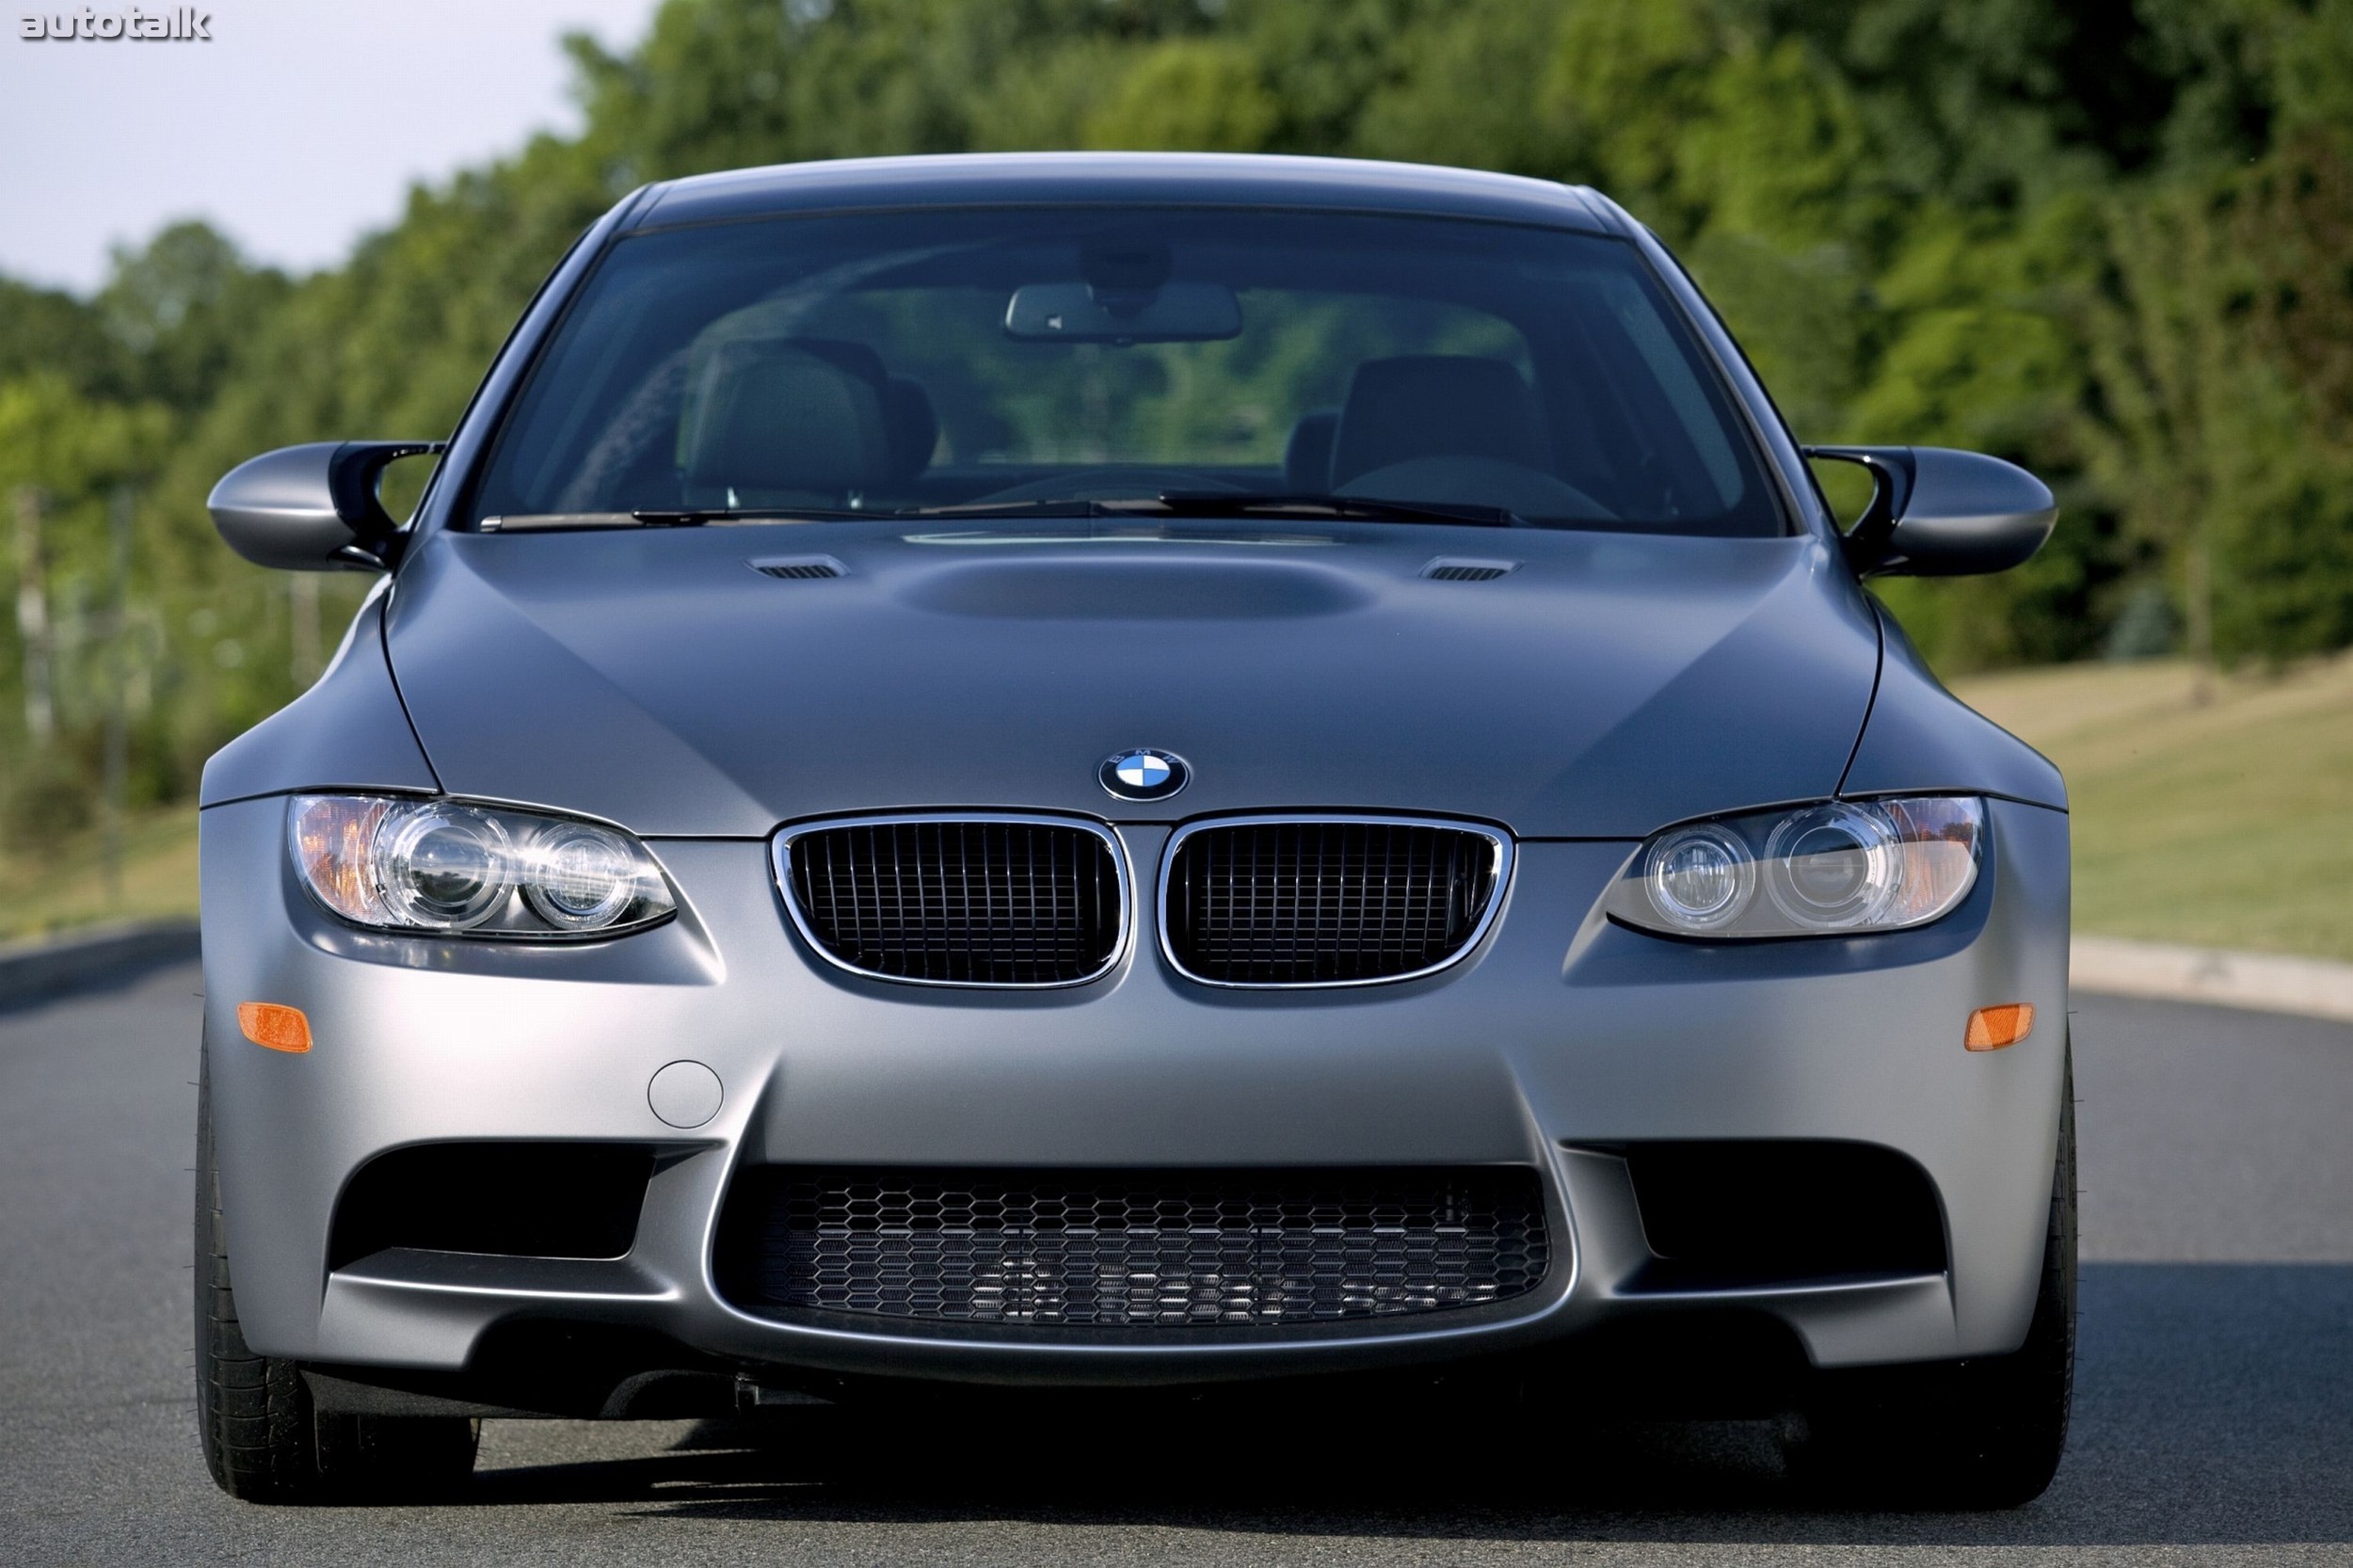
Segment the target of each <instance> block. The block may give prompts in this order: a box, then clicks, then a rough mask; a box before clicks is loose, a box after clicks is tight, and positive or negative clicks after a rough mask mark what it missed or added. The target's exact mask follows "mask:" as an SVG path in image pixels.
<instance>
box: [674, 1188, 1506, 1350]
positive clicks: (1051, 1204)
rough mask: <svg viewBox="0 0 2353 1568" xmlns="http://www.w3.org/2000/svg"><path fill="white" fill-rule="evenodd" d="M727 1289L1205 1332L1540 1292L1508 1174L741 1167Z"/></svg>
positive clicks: (759, 1301)
mask: <svg viewBox="0 0 2353 1568" xmlns="http://www.w3.org/2000/svg"><path fill="white" fill-rule="evenodd" d="M728 1236H729V1240H728V1241H727V1242H726V1243H724V1256H723V1258H722V1268H721V1271H720V1272H721V1283H722V1287H723V1288H724V1289H725V1290H726V1291H727V1293H728V1296H729V1297H730V1298H731V1299H733V1300H735V1301H736V1302H737V1303H738V1304H740V1305H743V1306H745V1307H746V1308H748V1309H750V1310H754V1311H761V1310H775V1309H801V1310H811V1311H823V1312H840V1313H858V1314H865V1315H869V1316H873V1317H882V1318H901V1319H919V1320H935V1321H943V1322H964V1323H995V1324H1007V1325H1038V1326H1062V1327H1075V1328H1088V1327H1104V1328H1177V1329H1195V1328H1214V1327H1218V1326H1221V1325H1232V1324H1241V1325H1257V1326H1270V1325H1283V1324H1298V1323H1321V1322H1341V1321H1349V1320H1361V1319H1370V1318H1390V1317H1401V1316H1405V1315H1408V1314H1413V1313H1424V1312H1443V1311H1449V1310H1452V1309H1457V1308H1462V1307H1469V1306H1478V1305H1481V1304H1485V1303H1489V1302H1498V1301H1504V1300H1508V1299H1509V1298H1511V1297H1513V1296H1517V1295H1521V1294H1524V1293H1526V1292H1527V1291H1529V1290H1532V1289H1534V1288H1536V1286H1537V1284H1538V1282H1540V1281H1541V1280H1542V1279H1543V1278H1544V1274H1545V1263H1546V1259H1547V1240H1546V1236H1545V1208H1544V1193H1543V1189H1542V1187H1541V1186H1540V1185H1539V1183H1538V1181H1537V1177H1536V1174H1535V1173H1534V1172H1533V1171H1529V1170H1522V1169H1515V1168H1511V1167H1481V1168H1478V1169H1472V1170H1460V1171H1447V1170H1397V1171H1299V1170H1290V1171H1094V1172H1090V1171H1052V1172H1036V1171H1033V1172H1021V1171H904V1170H902V1171H831V1170H800V1169H792V1168H783V1167H776V1168H770V1169H767V1170H757V1171H753V1172H748V1173H746V1175H745V1177H744V1181H743V1182H742V1183H741V1185H740V1186H739V1190H738V1192H736V1194H735V1196H734V1198H733V1199H731V1201H730V1203H729V1226H728Z"/></svg>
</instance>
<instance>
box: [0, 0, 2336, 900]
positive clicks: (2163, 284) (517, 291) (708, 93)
mask: <svg viewBox="0 0 2353 1568" xmlns="http://www.w3.org/2000/svg"><path fill="white" fill-rule="evenodd" d="M566 47H567V48H568V50H569V51H570V53H571V56H572V58H573V60H574V63H575V67H576V70H577V75H578V84H579V92H580V94H581V98H582V101H583V103H584V106H585V109H586V125H585V130H584V133H583V134H582V135H580V136H578V137H576V138H572V139H561V138H556V137H550V136H542V137H540V138H537V139H536V140H534V141H533V142H532V143H531V144H530V145H528V146H526V147H524V148H522V149H520V151H518V152H516V153H515V154H513V155H512V156H511V157H508V158H506V159H504V160H503V161H500V162H498V163H495V164H493V165H491V166H490V167H488V168H480V169H475V170H472V171H469V172H466V173H462V174H460V175H458V176H456V178H454V179H452V180H450V181H449V182H447V183H446V184H440V185H438V186H434V187H429V188H427V187H419V188H417V189H415V190H413V191H412V192H411V193H410V196H409V199H408V207H407V211H406V212H405V213H404V215H403V216H401V218H400V219H399V221H398V222H396V223H395V224H393V225H392V227H390V228H389V229H386V230H384V231H383V232H378V233H376V234H373V235H371V236H369V237H368V238H366V239H365V240H364V241H362V242H361V243H360V245H359V246H358V247H357V248H356V249H355V251H354V253H353V254H352V256H351V257H350V259H349V260H348V261H347V262H346V263H345V264H344V265H342V266H341V267H339V268H337V269H334V270H330V271H326V272H321V273H318V274H315V275H312V276H310V277H304V278H289V277H286V276H283V275H281V274H280V273H278V272H276V271H272V270H269V269H267V268H261V267H256V266H253V265H251V264H248V263H247V262H246V261H245V260H244V259H243V258H241V257H240V256H239V255H238V254H237V253H236V251H235V249H234V248H232V246H230V245H229V244H228V243H227V242H226V241H224V240H223V239H222V238H221V237H220V236H219V235H217V234H216V233H214V232H211V231H210V230H208V229H206V228H205V227H203V226H202V225H200V224H181V225H177V226H174V227H171V228H168V229H167V230H165V231H164V232H161V233H159V234H157V235H155V236H154V237H153V239H152V240H151V241H150V242H149V243H148V244H147V245H146V246H145V247H144V248H136V249H127V250H124V251H122V252H120V253H119V254H118V256H117V257H116V260H115V264H114V269H113V274H112V279H111V280H110V281H109V282H108V283H107V284H106V286H105V287H104V289H103V290H102V291H101V292H100V293H99V294H98V295H97V296H94V297H89V298H81V297H75V296H68V295H65V294H60V293H56V292H49V291H43V290H40V289H36V288H31V287H27V286H24V285H22V284H19V283H15V282H11V281H8V280H0V502H4V504H5V505H6V507H7V516H6V518H5V520H0V539H5V540H7V541H8V544H9V545H10V546H12V548H8V549H6V550H0V574H5V575H4V576H0V587H5V588H6V589H7V590H8V593H9V595H10V596H11V601H12V603H13V605H14V608H15V612H16V613H15V615H14V616H0V867H4V866H5V863H7V862H9V861H10V860H11V859H13V860H14V861H16V862H24V861H27V860H28V859H30V860H38V859H39V858H40V857H41V856H44V855H51V854H64V853H66V852H67V851H66V849H65V848H64V847H61V846H71V845H72V844H74V843H77V842H80V841H81V840H78V839H77V838H76V835H77V834H82V833H85V832H86V831H87V830H88V826H89V819H90V817H91V814H92V811H93V807H92V805H91V802H93V801H95V800H100V799H103V798H104V792H101V791H100V790H99V789H98V788H97V784H98V781H99V779H100V778H101V776H102V775H103V774H104V773H105V771H106V769H107V767H108V754H109V750H110V744H111V745H112V747H113V749H115V750H117V751H119V752H120V754H121V755H120V757H119V759H118V776H119V777H120V780H121V784H120V791H119V792H118V793H119V795H120V797H122V798H125V799H127V802H128V804H129V807H130V808H131V809H132V811H133V813H135V814H136V812H137V811H138V810H139V809H140V808H154V807H161V806H164V805H168V804H169V803H173V802H184V801H186V800H187V799H188V798H189V797H190V796H191V795H192V793H193V792H194V789H195V785H196V780H197V776H198V774H199V772H200V768H201V766H202V761H203V759H204V757H205V756H206V755H207V754H208V753H209V752H210V751H211V750H212V749H213V748H215V747H216V745H218V744H220V743H221V742H222V741H224V740H225V739H227V738H228V737H229V736H231V735H232V734H234V733H236V732H237V731H238V730H240V729H241V728H245V727H247V726H248V725H250V724H251V723H253V722H254V721H255V720H257V719H259V718H261V717H262V716H264V714H266V713H268V712H271V711H272V710H273V709H275V708H276V707H277V706H279V705H280V704H281V703H283V702H284V701H286V700H287V699H288V698H289V697H290V696H292V695H293V694H294V693H295V692H296V691H298V690H300V689H301V687H302V686H303V685H304V684H305V683H306V682H307V681H308V680H310V679H312V676H314V675H315V673H316V671H317V669H318V668H319V666H320V664H322V663H323V661H324V657H325V655H326V652H327V651H328V650H330V649H331V644H332V638H333V636H334V635H335V634H336V632H337V630H338V629H339V628H340V626H341V625H342V624H343V623H344V620H345V619H346V618H347V616H348V613H349V609H350V607H351V605H352V604H353V603H354V602H356V600H357V597H358V595H359V593H360V591H362V589H363V588H364V586H365V584H364V583H363V582H362V581H361V580H360V579H358V578H333V579H326V580H322V579H319V578H291V579H290V578H288V577H284V576H274V575H272V574H268V573H264V572H262V571H260V570H257V569H255V568H248V567H246V566H244V565H242V564H241V563H239V562H237V561H236V560H234V559H233V558H232V556H231V555H230V554H229V552H227V551H226V550H224V549H222V548H221V547H220V546H219V545H218V544H217V542H216V540H215V538H214V536H213V534H212V530H211V528H210V526H209V524H208V523H207V521H206V520H205V517H204V513H203V497H204V494H205V492H206V490H207V489H208V488H210V486H211V484H212V482H213V480H214V479H216V477H217V476H218V475H219V474H220V473H221V472H224V471H225V470H226V469H228V468H229V467H231V466H232V465H233V464H234V463H235V462H237V461H239V460H240V459H242V458H244V457H246V456H251V455H252V454H254V453H257V452H260V451H262V450H264V449H265V448H269V447H273V446H278V445H281V444H284V443H287V442H292V441H299V440H323V439H329V438H345V437H355V436H394V437H432V436H439V435H441V434H444V433H446V432H447V431H448V430H449V428H450V427H451V425H452V424H453V423H454V422H455V421H456V417H457V415H458V413H459V411H460V410H461V409H462V408H463V407H464V405H465V402H466V399H467V398H468V396H469V395H470V394H471V393H472V389H473V387H474V385H475V382H476V380H477V379H478V377H479V376H480V375H481V373H482V371H483V370H484V368H485V367H486V366H487V364H488V360H489V359H490V357H491V356H492V354H493V353H494V352H495V351H496V349H497V347H498V345H499V344H500V342H501V340H502V339H503V338H504V335H505V333H506V331H507V329H508V328H509V327H510V325H511V324H512V322H513V320H514V318H515V316H516V315H517V313H518V312H520V309H521V307H522V305H523V303H524V302H525V300H526V299H527V298H528V297H529V296H530V294H531V292H532V290H533V289H534V288H535V287H536V285H537V283H538V281H539V280H540V279H541V278H542V277H543V276H544V275H545V274H546V272H547V271H548V269H549V268H550V267H551V266H552V264H554V262H555V260H556V259H557V257H558V256H559V255H560V254H561V253H562V252H563V250H564V248H565V247H566V246H567V245H568V244H569V243H570V242H571V240H572V239H573V237H574V236H575V235H577V234H578V233H579V232H580V231H581V230H582V228H583V227H584V226H585V225H586V224H587V223H589V222H590V221H591V220H592V219H593V218H594V217H595V216H597V215H598V214H599V213H600V212H601V211H602V210H604V208H606V207H607V206H608V205H610V204H611V203H612V202H613V201H614V200H616V199H617V198H618V197H619V196H621V195H622V194H624V193H625V192H627V191H628V190H629V189H631V188H632V187H633V186H635V185H636V184H640V183H642V182H645V181H648V180H658V179H664V178H668V177H671V176H676V175H682V174H691V173H696V172H699V171H702V170H706V169H713V168H728V167H734V166H742V165H751V164H764V163H776V162H783V161H790V160H796V159H808V158H832V157H844V156H852V155H859V154H870V153H885V152H961V151H974V150H991V149H1013V148H1069V147H1089V148H1184V149H1216V150H1226V151H1237V152H1307V153H1327V154H1339V155H1349V156H1364V157H1379V158H1399V159H1409V160H1418V161H1428V162H1438V163H1449V164H1462V165H1471V166H1477V167H1482V168H1497V169H1505V170H1511V171H1513V172H1518V173H1523V174H1530V175H1537V176H1542V177H1545V178H1551V179H1561V180H1571V181H1582V182H1590V183H1593V184H1597V185H1599V186H1600V187H1602V188H1603V189H1605V190H1607V191H1609V193H1610V194H1612V195H1613V196H1615V197H1617V198H1618V199H1619V200H1621V201H1623V202H1625V204H1626V205H1627V206H1628V207H1629V208H1630V209H1632V210H1633V212H1634V213H1635V214H1636V215H1637V216H1640V217H1641V218H1642V219H1643V220H1644V221H1646V222H1648V223H1649V224H1651V225H1652V226H1653V227H1654V228H1656V229H1657V231H1658V232H1660V234H1661V235H1662V236H1663V237H1664V238H1665V239H1666V240H1667V241H1668V243H1669V244H1670V245H1672V246H1673V247H1674V248H1676V249H1677V250H1678V251H1679V252H1680V253H1681V255H1682V256H1683V257H1684V258H1685V259H1686V261H1687V262H1688V264H1689V265H1690V267H1691V268H1692V270H1693V272H1694V273H1695V274H1696V275H1697V276H1698V278H1699V280H1700V281H1701V282H1702V284H1703V285H1704V286H1705V288H1706V290H1707V291H1708V292H1709V294H1710V295H1711V296H1712V297H1713V298H1714V299H1715V300H1716V302H1717V304H1718V305H1719V307H1720V308H1721V311H1722V312H1723V313H1724V315H1725V316H1726V317H1727V318H1728V320H1729V322H1730V324H1731V325H1732V327H1733V328H1734V330H1735V331H1736V332H1737V334H1738V335H1739V336H1740V338H1741V340H1742V341H1743V343H1744V344H1746V345H1747V347H1748V348H1749V350H1750V352H1751V354H1752V355H1753V358H1754V359H1755V360H1757V362H1758V364H1759V366H1760V368H1761V369H1762V371H1763V372H1764V374H1765V376H1766V377H1767V379H1768V381H1769V384H1770V385H1771V386H1772V388H1773V390H1774V392H1775V395H1776V396H1777V397H1778V398H1779V400H1780V401H1781V404H1782V406H1783V408H1784V409H1785V412H1786V413H1787V415H1788V417H1789V419H1790V421H1791V423H1792V424H1793V425H1794V426H1795V427H1796V429H1797V431H1798V434H1799V436H1800V438H1801V440H1817V441H1833V440H1835V441H1890V442H1920V443H1931V444H1946V445H1957V446H1965V447H1974V448H1977V449H1980V450H1985V451H1991V452H1995V453H1999V454H2001V455H2003V456H2009V457H2012V458H2015V459H2017V460H2019V461H2021V462H2024V463H2025V464H2027V465H2029V466H2030V467H2032V468H2034V469H2035V470H2036V471H2037V472H2041V473H2042V474H2043V475H2045V476H2046V477H2047V478H2048V479H2049V480H2050V481H2051V482H2052V483H2053V485H2054V486H2055V488H2057V489H2058V490H2059V492H2060V495H2061V498H2062V500H2063V502H2064V504H2065V512H2064V515H2063V520H2062V522H2061V525H2060V528H2059V531H2058V534H2057V537H2056V538H2055V539H2054V540H2053V542H2052V545H2051V547H2050V548H2049V549H2047V550H2046V551H2044V552H2043V553H2042V554H2041V556H2040V557H2039V558H2038V559H2037V560H2036V561H2035V562H2034V563H2032V564H2031V565H2029V566H2028V567H2027V568H2024V569H2023V570H2020V571H2017V572H2013V573H2011V574H2009V575H2008V576H2005V577H2000V578H1993V579H1985V580H1977V581H1965V582H1960V583H1951V584H1921V583H1900V582H1899V583H1892V584H1887V585H1886V586H1885V588H1884V593H1885V597H1886V598H1887V600H1889V602H1890V603H1892V604H1893V605H1894V606H1895V608H1896V609H1897V613H1898V614H1899V615H1900V616H1902V618H1903V619H1904V621H1905V622H1906V624H1907V626H1908V627H1909V628H1910V629H1911V631H1912V632H1913V636H1914V638H1915V640H1917V641H1918V642H1919V643H1920V644H1921V645H1922V646H1923V647H1924V648H1926V649H1927V650H1928V652H1929V655H1930V657H1931V658H1932V659H1934V661H1935V662H1936V663H1937V664H1938V665H1939V667H1940V668H1942V669H1944V670H1945V671H1947V672H1950V673H1955V674H1961V673H1965V672H1969V671H1973V670H1985V669H1992V668H1996V667H1999V666H2007V665H2018V664H2050V663H2056V662H2064V661H2076V660H2086V659H2094V658H2099V657H2102V656H2107V657H2111V658H2120V659H2130V658H2141V657H2149V656H2154V655H2160V654H2166V653H2179V654H2185V655H2187V656H2188V657H2189V658H2191V659H2192V660H2193V661H2196V662H2198V663H2200V664H2217V665H2219V666H2223V667H2233V666H2244V665H2249V664H2253V665H2258V666H2260V665H2267V664H2279V663H2281V662H2284V661H2288V660H2292V659H2296V658H2297V657H2299V656H2302V655H2307V654H2311V653H2315V652H2322V651H2326V650H2329V649H2333V648H2341V647H2343V646H2345V645H2346V644H2347V643H2353V0H2073V3H2060V0H1975V3H1973V4H1970V5H1965V6H1956V5H1950V4H1945V3H1941V0H1223V3H1217V0H995V3H992V4H988V5H971V4H967V3H964V0H667V3H665V4H664V5H663V6H662V7H661V8H660V10H659V12H658V13H657V15H656V16H655V18H654V20H653V23H652V24H651V27H650V30H649V31H648V34H647V36H646V37H645V38H644V40H642V41H641V42H640V43H638V44H637V45H636V46H635V47H634V48H633V49H631V50H629V51H628V52H626V53H621V54H614V53H609V52H607V51H605V50H603V49H601V48H600V47H599V46H598V45H596V44H595V43H593V42H592V41H589V40H585V39H581V38H575V39H572V40H568V41H567V44H566ZM418 482H419V480H418V477H417V476H415V475H409V476H408V477H407V478H406V479H405V480H404V481H402V482H401V484H400V487H399V488H400V489H401V493H404V494H407V495H411V496H412V495H413V494H414V493H415V488H416V486H417V483H418ZM126 528H127V530H128V534H127V536H123V535H122V532H121V531H122V530H124V529H126ZM123 537H127V543H128V548H127V549H123V548H121V546H120V544H119V543H118V539H119V538H123ZM110 727H111V728H112V730H113V732H114V734H115V735H116V737H117V740H116V741H115V742H113V743H110V740H109V731H110ZM18 923H22V922H21V920H20V921H19V922H18Z"/></svg>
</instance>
